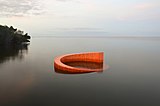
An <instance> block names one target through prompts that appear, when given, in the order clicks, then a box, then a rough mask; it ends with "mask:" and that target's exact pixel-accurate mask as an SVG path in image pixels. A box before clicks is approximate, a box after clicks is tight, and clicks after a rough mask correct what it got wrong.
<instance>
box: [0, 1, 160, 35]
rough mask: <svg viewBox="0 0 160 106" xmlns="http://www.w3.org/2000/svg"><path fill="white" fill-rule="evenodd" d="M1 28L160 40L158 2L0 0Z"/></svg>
mask: <svg viewBox="0 0 160 106" xmlns="http://www.w3.org/2000/svg"><path fill="white" fill-rule="evenodd" d="M0 9H1V12H0V24H2V25H8V26H11V25H12V26H14V27H17V28H18V29H21V30H24V31H25V32H28V33H29V34H30V35H31V36H81V35H82V36H109V37H112V36H127V37H133V36H137V37H160V30H159V28H160V1H158V0H138V1H137V0H130V1H123V0H118V1H117V0H112V1H108V0H101V1H99V0H43V1H40V0H20V1H19V0H14V1H10V0H0Z"/></svg>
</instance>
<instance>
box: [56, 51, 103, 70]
mask: <svg viewBox="0 0 160 106" xmlns="http://www.w3.org/2000/svg"><path fill="white" fill-rule="evenodd" d="M67 62H94V63H99V64H103V52H89V53H77V54H67V55H63V56H59V57H57V58H55V60H54V67H55V69H56V70H61V71H64V72H70V73H87V72H101V71H102V70H103V67H102V68H96V69H92V68H91V69H89V68H77V67H72V66H69V65H66V64H65V63H67Z"/></svg>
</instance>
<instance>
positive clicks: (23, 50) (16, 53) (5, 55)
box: [0, 44, 28, 64]
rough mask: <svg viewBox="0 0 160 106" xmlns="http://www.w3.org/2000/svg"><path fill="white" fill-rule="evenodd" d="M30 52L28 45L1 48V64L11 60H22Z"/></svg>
mask: <svg viewBox="0 0 160 106" xmlns="http://www.w3.org/2000/svg"><path fill="white" fill-rule="evenodd" d="M27 52H28V44H23V45H14V46H11V45H8V46H0V64H1V63H4V62H7V61H9V60H15V59H18V60H22V59H23V58H24V54H27Z"/></svg>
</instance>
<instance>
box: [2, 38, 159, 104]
mask: <svg viewBox="0 0 160 106" xmlns="http://www.w3.org/2000/svg"><path fill="white" fill-rule="evenodd" d="M3 50H5V52H4V51H2V49H1V50H0V52H1V53H0V54H1V61H2V62H1V64H0V106H159V105H160V101H159V98H160V84H159V81H160V56H159V54H160V39H138V38H137V39H125V38H121V39H118V38H33V39H32V40H31V44H30V46H28V51H27V50H25V49H23V50H21V49H19V50H17V49H7V48H6V49H3ZM94 51H104V54H105V56H104V64H107V65H109V67H110V68H109V70H104V71H103V72H102V73H87V74H75V75H71V74H62V73H57V72H55V70H54V67H53V62H54V58H55V57H57V56H59V55H64V54H69V53H79V52H94ZM26 52H27V53H26ZM21 55H23V56H21ZM13 57H14V59H12V58H13ZM20 57H24V58H20ZM8 58H9V59H8ZM2 63H3V64H2ZM70 65H75V64H70Z"/></svg>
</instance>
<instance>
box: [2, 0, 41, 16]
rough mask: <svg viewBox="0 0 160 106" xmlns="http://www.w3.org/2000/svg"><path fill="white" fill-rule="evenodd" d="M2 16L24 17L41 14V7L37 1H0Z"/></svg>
mask: <svg viewBox="0 0 160 106" xmlns="http://www.w3.org/2000/svg"><path fill="white" fill-rule="evenodd" d="M0 10H1V12H0V16H1V17H2V16H3V17H11V16H24V15H37V14H40V13H41V12H42V11H41V6H40V4H39V2H38V1H37V0H0Z"/></svg>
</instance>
